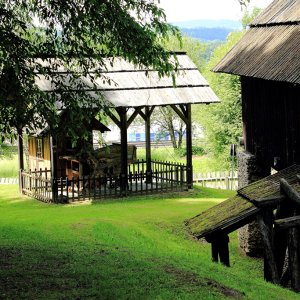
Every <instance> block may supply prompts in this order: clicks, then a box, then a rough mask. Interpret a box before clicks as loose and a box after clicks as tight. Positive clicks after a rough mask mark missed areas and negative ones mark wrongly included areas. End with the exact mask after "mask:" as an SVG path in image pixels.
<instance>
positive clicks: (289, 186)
mask: <svg viewBox="0 0 300 300" xmlns="http://www.w3.org/2000/svg"><path fill="white" fill-rule="evenodd" d="M214 71H215V72H224V73H229V74H235V75H240V76H241V89H242V110H243V128H244V142H245V152H243V153H240V154H239V156H238V164H239V190H238V191H237V195H236V196H234V197H232V198H230V199H228V200H226V201H224V202H222V203H221V204H218V205H216V206H214V207H212V208H210V209H208V210H207V211H204V212H201V213H200V214H199V215H197V216H195V217H194V218H191V219H189V220H187V222H186V224H187V225H188V227H189V230H190V232H191V233H192V234H193V235H194V236H195V237H197V238H202V237H205V238H206V240H207V241H208V242H210V243H211V244H212V259H213V261H218V260H220V261H221V262H222V263H223V264H225V265H227V266H229V253H228V242H229V238H228V234H229V233H231V232H232V231H234V230H236V229H239V228H241V227H242V226H244V225H246V224H249V222H252V221H253V220H256V221H257V223H255V222H254V223H253V222H252V223H250V224H249V225H248V226H247V227H243V229H242V230H241V232H242V234H240V236H241V237H242V246H243V247H244V249H245V250H246V252H248V253H251V254H254V253H253V250H257V249H255V248H256V243H255V242H256V241H257V240H258V237H260V239H261V240H262V243H263V250H264V277H265V279H266V280H268V281H271V282H273V283H276V284H280V285H282V286H287V287H291V288H292V289H293V290H294V291H297V292H300V165H299V163H300V0H275V1H274V2H273V3H271V4H270V5H269V7H267V8H266V9H265V10H264V11H263V12H262V13H261V14H260V15H259V16H258V17H257V18H256V19H255V20H254V21H253V22H252V24H251V25H250V27H249V29H248V30H247V32H246V34H245V35H244V36H243V37H242V38H241V40H240V41H239V42H238V43H237V44H236V45H235V46H234V47H233V49H231V50H230V51H229V52H228V53H227V55H226V56H225V57H224V58H223V59H222V61H221V62H220V63H219V64H218V65H217V66H216V67H215V68H214ZM272 169H273V172H272V175H269V174H270V173H271V170H272ZM275 171H278V172H277V173H276V172H275ZM267 175H269V176H267ZM266 176H267V177H266ZM262 178H263V179H262ZM256 225H258V226H256ZM253 229H256V232H257V233H260V235H256V234H255V232H254V230H253ZM253 233H254V234H253ZM247 240H248V242H247ZM249 240H250V242H249Z"/></svg>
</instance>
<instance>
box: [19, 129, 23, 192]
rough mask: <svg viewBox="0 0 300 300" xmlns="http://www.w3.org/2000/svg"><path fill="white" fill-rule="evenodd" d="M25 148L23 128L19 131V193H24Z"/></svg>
mask: <svg viewBox="0 0 300 300" xmlns="http://www.w3.org/2000/svg"><path fill="white" fill-rule="evenodd" d="M23 152H24V147H23V132H22V128H20V129H18V163H19V191H20V193H22V192H23V181H22V171H23V170H24V155H23V154H24V153H23Z"/></svg>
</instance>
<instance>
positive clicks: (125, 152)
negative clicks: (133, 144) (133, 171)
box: [117, 107, 128, 196]
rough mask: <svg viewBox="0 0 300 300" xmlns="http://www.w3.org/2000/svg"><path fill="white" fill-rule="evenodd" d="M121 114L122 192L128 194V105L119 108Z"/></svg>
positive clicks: (123, 194)
mask: <svg viewBox="0 0 300 300" xmlns="http://www.w3.org/2000/svg"><path fill="white" fill-rule="evenodd" d="M117 112H118V114H119V116H120V130H121V175H120V176H121V194H122V196H126V195H127V183H128V182H127V181H128V148H127V115H126V114H127V110H126V107H120V108H118V109H117Z"/></svg>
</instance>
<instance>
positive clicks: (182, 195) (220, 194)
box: [92, 186, 236, 205]
mask: <svg viewBox="0 0 300 300" xmlns="http://www.w3.org/2000/svg"><path fill="white" fill-rule="evenodd" d="M235 194H236V192H235V191H228V190H218V189H212V188H206V187H199V186H195V187H194V188H193V189H192V190H189V191H183V192H168V193H157V194H148V195H134V196H129V197H123V198H121V197H119V198H113V199H102V200H92V204H93V205H99V204H112V203H115V202H120V201H122V202H135V201H149V200H151V201H153V200H160V201H161V200H171V199H176V200H178V199H198V200H201V199H203V201H206V202H209V199H214V200H215V199H220V200H221V199H224V200H225V199H227V198H230V197H232V196H234V195H235Z"/></svg>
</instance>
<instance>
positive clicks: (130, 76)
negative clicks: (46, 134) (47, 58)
mask: <svg viewBox="0 0 300 300" xmlns="http://www.w3.org/2000/svg"><path fill="white" fill-rule="evenodd" d="M177 58H178V61H179V64H180V67H179V72H178V74H177V75H176V87H174V86H173V80H172V78H170V77H163V78H160V77H159V76H158V72H157V71H156V70H151V69H147V68H145V67H142V66H135V65H133V64H131V63H129V62H127V61H125V60H124V59H121V58H115V59H114V61H113V65H111V60H108V61H107V66H106V68H105V69H104V70H103V75H104V76H105V78H106V81H103V78H98V79H96V86H97V87H96V90H97V91H101V92H102V94H103V96H104V99H105V100H106V101H108V102H109V103H110V104H111V105H112V106H114V107H138V106H160V105H169V104H188V103H191V104H192V103H212V102H219V99H218V97H217V96H216V95H215V93H214V92H213V90H212V89H211V88H210V87H209V84H208V82H207V81H206V79H205V78H204V77H203V76H202V75H201V74H200V72H199V70H198V69H197V67H196V66H195V64H194V63H193V62H192V61H191V60H190V58H189V57H188V56H187V55H186V54H185V53H183V52H179V53H177ZM60 72H62V73H66V72H65V70H60ZM146 73H147V74H146ZM65 76H66V80H68V76H69V74H68V73H66V75H65ZM81 80H83V81H84V82H85V83H86V86H90V87H91V90H87V92H89V93H93V91H95V87H94V86H93V85H92V83H91V82H89V81H88V79H86V78H82V79H81ZM108 80H110V83H111V84H109V83H108ZM36 84H37V85H38V87H39V88H40V89H41V90H42V91H45V92H51V91H54V87H53V85H52V82H51V80H50V79H49V78H46V77H45V76H43V75H38V76H37V77H36ZM95 96H96V95H95Z"/></svg>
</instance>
